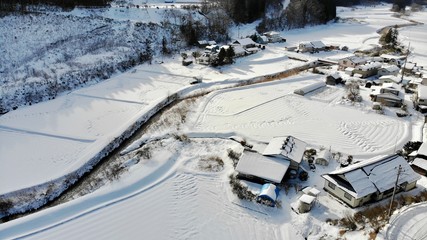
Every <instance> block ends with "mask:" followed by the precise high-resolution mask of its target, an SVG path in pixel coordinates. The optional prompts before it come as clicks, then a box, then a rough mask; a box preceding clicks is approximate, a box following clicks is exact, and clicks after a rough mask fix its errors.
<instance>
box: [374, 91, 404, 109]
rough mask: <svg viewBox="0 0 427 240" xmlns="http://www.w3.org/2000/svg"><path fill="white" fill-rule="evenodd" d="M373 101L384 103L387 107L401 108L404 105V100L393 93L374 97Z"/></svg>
mask: <svg viewBox="0 0 427 240" xmlns="http://www.w3.org/2000/svg"><path fill="white" fill-rule="evenodd" d="M372 101H374V102H379V103H382V104H383V105H384V106H387V107H401V106H402V104H403V99H401V98H400V97H398V96H396V95H395V94H392V93H380V94H376V95H372Z"/></svg>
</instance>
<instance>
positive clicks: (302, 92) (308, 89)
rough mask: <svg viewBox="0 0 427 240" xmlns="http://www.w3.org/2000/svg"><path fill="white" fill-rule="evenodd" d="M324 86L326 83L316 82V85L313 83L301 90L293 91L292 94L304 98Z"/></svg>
mask: <svg viewBox="0 0 427 240" xmlns="http://www.w3.org/2000/svg"><path fill="white" fill-rule="evenodd" d="M325 86H326V83H324V82H317V83H313V84H310V85H307V86H305V87H302V88H298V89H295V90H294V93H295V94H298V95H301V96H304V95H306V94H307V93H310V92H313V91H316V90H317V89H320V88H323V87H325Z"/></svg>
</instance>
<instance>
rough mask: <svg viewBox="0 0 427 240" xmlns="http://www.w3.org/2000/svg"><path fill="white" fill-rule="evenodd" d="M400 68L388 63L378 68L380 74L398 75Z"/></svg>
mask: <svg viewBox="0 0 427 240" xmlns="http://www.w3.org/2000/svg"><path fill="white" fill-rule="evenodd" d="M399 71H400V68H399V67H398V66H396V65H387V66H382V67H381V68H380V69H378V76H387V75H388V76H390V75H392V76H396V75H397V74H399Z"/></svg>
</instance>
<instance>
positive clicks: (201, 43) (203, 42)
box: [197, 40, 209, 45]
mask: <svg viewBox="0 0 427 240" xmlns="http://www.w3.org/2000/svg"><path fill="white" fill-rule="evenodd" d="M197 43H198V44H199V45H207V44H209V43H208V41H206V40H200V41H197Z"/></svg>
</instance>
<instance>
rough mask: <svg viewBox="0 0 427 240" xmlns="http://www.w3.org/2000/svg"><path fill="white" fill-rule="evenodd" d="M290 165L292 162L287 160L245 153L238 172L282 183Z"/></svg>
mask: <svg viewBox="0 0 427 240" xmlns="http://www.w3.org/2000/svg"><path fill="white" fill-rule="evenodd" d="M289 165H290V161H288V160H285V159H280V158H274V157H268V156H263V155H261V154H259V153H257V152H252V151H244V152H243V155H242V157H241V158H240V160H239V162H238V163H237V166H236V171H237V172H239V173H242V174H247V175H252V176H256V177H259V178H262V179H266V180H269V181H272V182H276V183H280V182H281V181H282V179H283V177H284V176H285V173H286V171H287V170H288V167H289Z"/></svg>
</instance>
